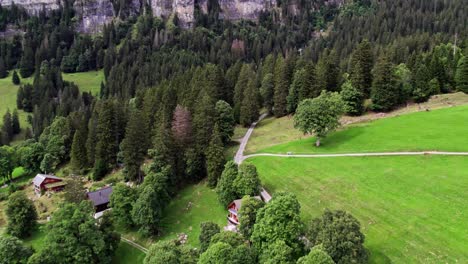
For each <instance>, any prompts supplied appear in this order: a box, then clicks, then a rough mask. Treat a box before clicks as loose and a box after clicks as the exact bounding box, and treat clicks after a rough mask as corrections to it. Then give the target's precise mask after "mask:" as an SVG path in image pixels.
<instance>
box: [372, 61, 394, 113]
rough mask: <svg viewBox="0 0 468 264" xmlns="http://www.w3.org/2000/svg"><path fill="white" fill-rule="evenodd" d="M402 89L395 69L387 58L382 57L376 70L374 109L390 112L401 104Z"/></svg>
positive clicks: (373, 97) (373, 92)
mask: <svg viewBox="0 0 468 264" xmlns="http://www.w3.org/2000/svg"><path fill="white" fill-rule="evenodd" d="M400 94H401V93H400V87H399V86H398V83H397V77H396V76H395V68H394V66H393V64H392V63H391V62H390V61H389V60H388V58H387V57H385V56H383V57H381V58H380V59H379V60H378V62H377V64H376V65H375V68H374V81H373V83H372V90H371V99H372V108H374V110H377V111H390V110H392V109H394V108H395V107H396V106H397V105H398V103H399V102H400Z"/></svg>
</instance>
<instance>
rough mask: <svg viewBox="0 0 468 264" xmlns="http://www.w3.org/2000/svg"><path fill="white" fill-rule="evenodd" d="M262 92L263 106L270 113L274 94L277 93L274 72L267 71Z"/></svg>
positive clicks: (261, 88)
mask: <svg viewBox="0 0 468 264" xmlns="http://www.w3.org/2000/svg"><path fill="white" fill-rule="evenodd" d="M260 93H261V95H262V100H263V106H264V107H265V108H266V109H267V111H268V113H272V112H273V95H274V93H275V78H274V76H273V74H272V73H267V74H266V75H265V76H264V77H263V80H262V86H261V87H260Z"/></svg>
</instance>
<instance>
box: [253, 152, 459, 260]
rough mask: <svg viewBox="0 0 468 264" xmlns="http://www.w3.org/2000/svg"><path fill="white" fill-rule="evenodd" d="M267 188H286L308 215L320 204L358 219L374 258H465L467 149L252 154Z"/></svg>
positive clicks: (318, 209)
mask: <svg viewBox="0 0 468 264" xmlns="http://www.w3.org/2000/svg"><path fill="white" fill-rule="evenodd" d="M250 161H251V162H253V163H254V164H255V165H257V168H258V171H259V174H260V176H261V179H262V182H263V183H264V184H265V185H266V187H267V188H268V189H270V190H271V191H273V192H276V191H280V190H281V191H291V192H293V193H295V194H296V195H297V197H298V199H299V201H300V202H301V205H302V214H303V218H304V219H305V220H310V219H312V218H313V217H318V216H319V215H320V214H321V213H322V212H323V210H324V209H325V208H330V209H343V210H346V211H349V212H351V213H352V214H353V215H354V216H355V217H357V218H358V219H359V221H360V222H361V224H362V230H363V232H364V233H365V235H366V247H367V248H368V249H369V250H370V254H371V263H461V262H463V261H466V260H467V259H468V252H467V251H466V245H467V244H468V222H467V221H466V219H467V217H468V215H467V212H468V206H467V203H466V201H467V200H468V193H467V192H466V190H467V189H468V175H467V174H466V171H468V163H467V162H466V161H467V160H466V158H464V157H441V156H438V157H430V156H422V157H372V158H323V159H307V160H305V159H300V158H272V157H256V158H253V159H252V160H250Z"/></svg>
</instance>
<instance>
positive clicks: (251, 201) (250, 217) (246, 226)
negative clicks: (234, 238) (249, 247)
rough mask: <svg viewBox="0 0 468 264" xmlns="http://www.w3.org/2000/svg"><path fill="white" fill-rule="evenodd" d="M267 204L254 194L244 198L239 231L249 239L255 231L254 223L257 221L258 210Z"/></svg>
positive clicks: (240, 210)
mask: <svg viewBox="0 0 468 264" xmlns="http://www.w3.org/2000/svg"><path fill="white" fill-rule="evenodd" d="M264 205H265V203H264V202H263V201H262V200H259V199H257V198H254V197H252V196H248V195H247V196H244V197H243V198H242V206H241V208H240V209H239V212H238V213H239V232H240V233H241V234H242V235H243V236H244V237H245V238H247V239H249V238H250V236H251V235H252V232H253V227H254V224H255V223H256V222H257V212H258V210H260V208H262V207H263V206H264Z"/></svg>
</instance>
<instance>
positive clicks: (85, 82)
mask: <svg viewBox="0 0 468 264" xmlns="http://www.w3.org/2000/svg"><path fill="white" fill-rule="evenodd" d="M62 77H63V79H64V80H66V81H69V82H74V83H75V84H76V85H78V87H79V88H80V91H81V92H91V94H92V95H99V93H100V90H101V82H102V81H104V71H103V70H100V71H89V72H77V73H62Z"/></svg>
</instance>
